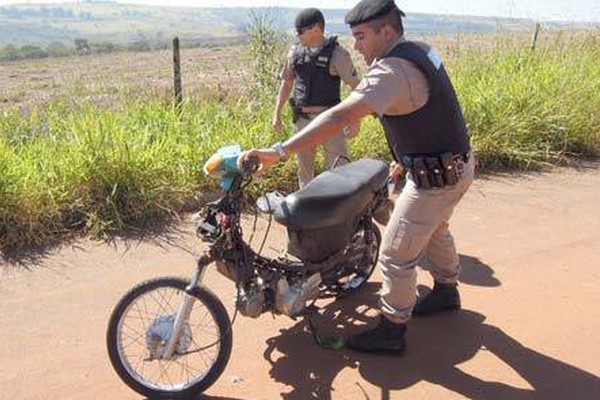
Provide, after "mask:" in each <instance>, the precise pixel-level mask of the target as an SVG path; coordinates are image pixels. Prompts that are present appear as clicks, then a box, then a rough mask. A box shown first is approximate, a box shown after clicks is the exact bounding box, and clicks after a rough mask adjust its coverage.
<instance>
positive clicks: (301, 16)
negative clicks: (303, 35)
mask: <svg viewBox="0 0 600 400" xmlns="http://www.w3.org/2000/svg"><path fill="white" fill-rule="evenodd" d="M318 22H321V23H323V24H325V18H324V17H323V13H322V12H321V11H319V10H318V9H316V8H305V9H304V10H302V11H300V12H299V13H298V15H296V20H295V21H294V25H295V26H296V29H302V28H306V27H308V26H312V25H314V24H316V23H318Z"/></svg>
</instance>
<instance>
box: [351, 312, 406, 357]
mask: <svg viewBox="0 0 600 400" xmlns="http://www.w3.org/2000/svg"><path fill="white" fill-rule="evenodd" d="M405 333H406V324H396V323H394V322H392V321H390V320H389V319H387V318H386V317H384V316H383V315H381V316H380V320H379V323H378V324H377V326H376V327H375V328H373V329H369V330H367V331H364V332H361V333H358V334H356V335H352V336H350V337H349V338H348V339H347V341H346V345H347V346H348V347H349V348H351V349H354V350H357V351H363V352H368V353H389V354H395V355H401V354H402V353H404V350H405V349H406V340H405V339H404V335H405Z"/></svg>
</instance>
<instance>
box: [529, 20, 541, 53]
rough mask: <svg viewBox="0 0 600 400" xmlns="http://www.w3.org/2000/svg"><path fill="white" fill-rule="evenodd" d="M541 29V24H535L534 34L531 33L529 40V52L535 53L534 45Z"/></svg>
mask: <svg viewBox="0 0 600 400" xmlns="http://www.w3.org/2000/svg"><path fill="white" fill-rule="evenodd" d="M541 28H542V24H540V23H539V22H536V23H535V32H533V38H532V39H531V51H532V52H533V51H535V45H536V44H537V40H538V35H539V34H540V29H541Z"/></svg>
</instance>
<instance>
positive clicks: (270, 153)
mask: <svg viewBox="0 0 600 400" xmlns="http://www.w3.org/2000/svg"><path fill="white" fill-rule="evenodd" d="M252 158H258V162H259V164H260V166H259V168H258V169H257V170H256V172H255V173H256V174H258V175H261V174H263V173H264V172H265V171H266V170H267V169H269V168H271V167H272V166H273V165H274V164H276V163H277V162H278V161H279V160H280V159H281V155H280V154H279V153H278V152H277V151H275V150H274V149H251V150H247V151H244V152H242V153H241V154H240V156H239V157H238V160H237V163H238V168H243V167H244V166H245V165H247V164H248V163H251V162H252V161H251V160H252Z"/></svg>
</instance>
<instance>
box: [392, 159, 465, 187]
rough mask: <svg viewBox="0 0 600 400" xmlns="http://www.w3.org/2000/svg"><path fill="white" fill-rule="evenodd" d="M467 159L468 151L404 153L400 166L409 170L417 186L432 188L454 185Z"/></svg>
mask: <svg viewBox="0 0 600 400" xmlns="http://www.w3.org/2000/svg"><path fill="white" fill-rule="evenodd" d="M468 161H469V153H462V154H453V153H451V152H446V153H441V154H431V155H406V156H403V157H402V166H403V167H404V168H406V169H407V170H408V171H409V172H410V175H411V177H412V179H413V181H414V182H415V184H416V186H417V188H419V189H433V188H441V187H444V186H452V185H455V184H456V183H457V182H458V179H459V178H460V176H461V175H462V173H463V169H464V164H465V163H466V162H468Z"/></svg>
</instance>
